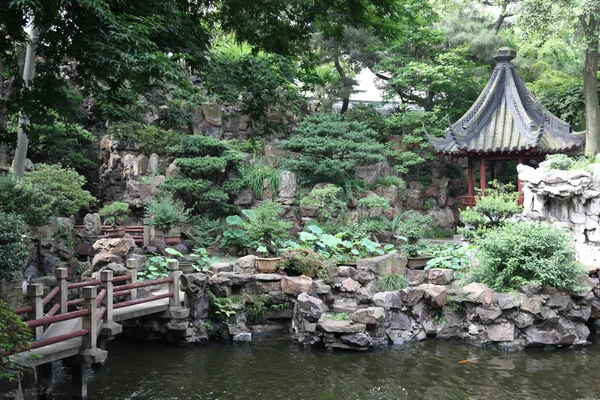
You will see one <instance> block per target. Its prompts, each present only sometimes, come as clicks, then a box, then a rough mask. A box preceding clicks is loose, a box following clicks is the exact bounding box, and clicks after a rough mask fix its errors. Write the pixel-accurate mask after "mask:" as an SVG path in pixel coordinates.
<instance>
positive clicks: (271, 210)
mask: <svg viewBox="0 0 600 400" xmlns="http://www.w3.org/2000/svg"><path fill="white" fill-rule="evenodd" d="M244 214H245V215H246V216H247V217H248V221H246V223H245V224H244V228H245V229H246V231H247V232H248V235H249V236H250V239H251V240H255V241H257V242H260V243H262V244H263V245H264V246H265V247H266V248H267V250H268V252H269V253H271V254H277V246H276V245H275V243H274V240H276V239H279V240H281V239H284V238H285V237H287V236H288V230H289V229H290V228H291V227H292V224H291V223H290V222H289V221H286V220H284V219H282V218H281V214H283V206H282V205H281V204H279V203H277V202H274V201H263V202H262V203H260V205H259V206H258V207H255V208H253V209H252V210H245V212H244Z"/></svg>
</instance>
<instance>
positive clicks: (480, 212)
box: [460, 181, 523, 239]
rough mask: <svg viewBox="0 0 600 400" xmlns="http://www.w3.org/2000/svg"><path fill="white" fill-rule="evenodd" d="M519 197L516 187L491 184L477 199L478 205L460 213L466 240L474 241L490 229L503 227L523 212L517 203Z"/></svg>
mask: <svg viewBox="0 0 600 400" xmlns="http://www.w3.org/2000/svg"><path fill="white" fill-rule="evenodd" d="M518 196H519V193H518V192H516V191H514V185H512V184H506V185H500V184H499V183H498V182H496V181H492V182H490V183H489V187H487V188H486V189H484V190H483V191H482V192H481V193H480V195H479V196H478V197H477V204H476V205H475V206H473V207H467V208H466V209H465V210H463V211H461V212H460V221H461V222H462V223H463V224H465V228H464V229H461V233H462V234H463V235H464V236H465V237H466V238H468V239H473V238H474V237H476V236H478V235H482V234H483V233H484V232H485V231H486V230H487V229H489V228H494V227H498V226H502V225H503V224H504V223H506V221H508V220H509V219H510V218H512V217H514V216H515V215H518V214H520V213H521V212H522V211H523V208H522V207H521V206H519V205H518V203H517V198H518Z"/></svg>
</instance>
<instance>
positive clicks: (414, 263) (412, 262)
mask: <svg viewBox="0 0 600 400" xmlns="http://www.w3.org/2000/svg"><path fill="white" fill-rule="evenodd" d="M434 257H435V256H433V255H431V254H421V255H420V256H419V257H408V263H407V264H406V266H407V267H408V268H410V269H424V268H425V266H426V265H427V262H428V261H429V260H431V259H433V258H434Z"/></svg>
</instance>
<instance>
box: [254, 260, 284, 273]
mask: <svg viewBox="0 0 600 400" xmlns="http://www.w3.org/2000/svg"><path fill="white" fill-rule="evenodd" d="M279 260H281V258H279V257H277V258H259V257H257V258H256V264H257V266H258V270H259V271H260V272H263V273H267V274H270V273H273V272H276V271H277V262H278V261H279Z"/></svg>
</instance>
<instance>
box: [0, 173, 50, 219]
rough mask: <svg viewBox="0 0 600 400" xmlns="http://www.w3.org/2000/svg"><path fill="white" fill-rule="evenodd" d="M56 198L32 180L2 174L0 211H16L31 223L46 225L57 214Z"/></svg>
mask: <svg viewBox="0 0 600 400" xmlns="http://www.w3.org/2000/svg"><path fill="white" fill-rule="evenodd" d="M53 201H54V199H53V198H52V197H51V196H49V195H47V194H46V193H44V192H42V191H41V190H40V189H39V188H38V187H36V186H33V185H32V184H31V183H30V182H27V181H24V180H20V181H19V180H17V179H15V178H14V177H13V176H12V175H5V176H0V211H2V212H5V213H15V214H19V215H21V216H22V217H23V220H24V221H25V223H27V224H29V225H44V224H46V223H47V222H48V218H50V217H52V216H55V215H56V213H55V211H56V210H54V209H53V207H52V203H53Z"/></svg>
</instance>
